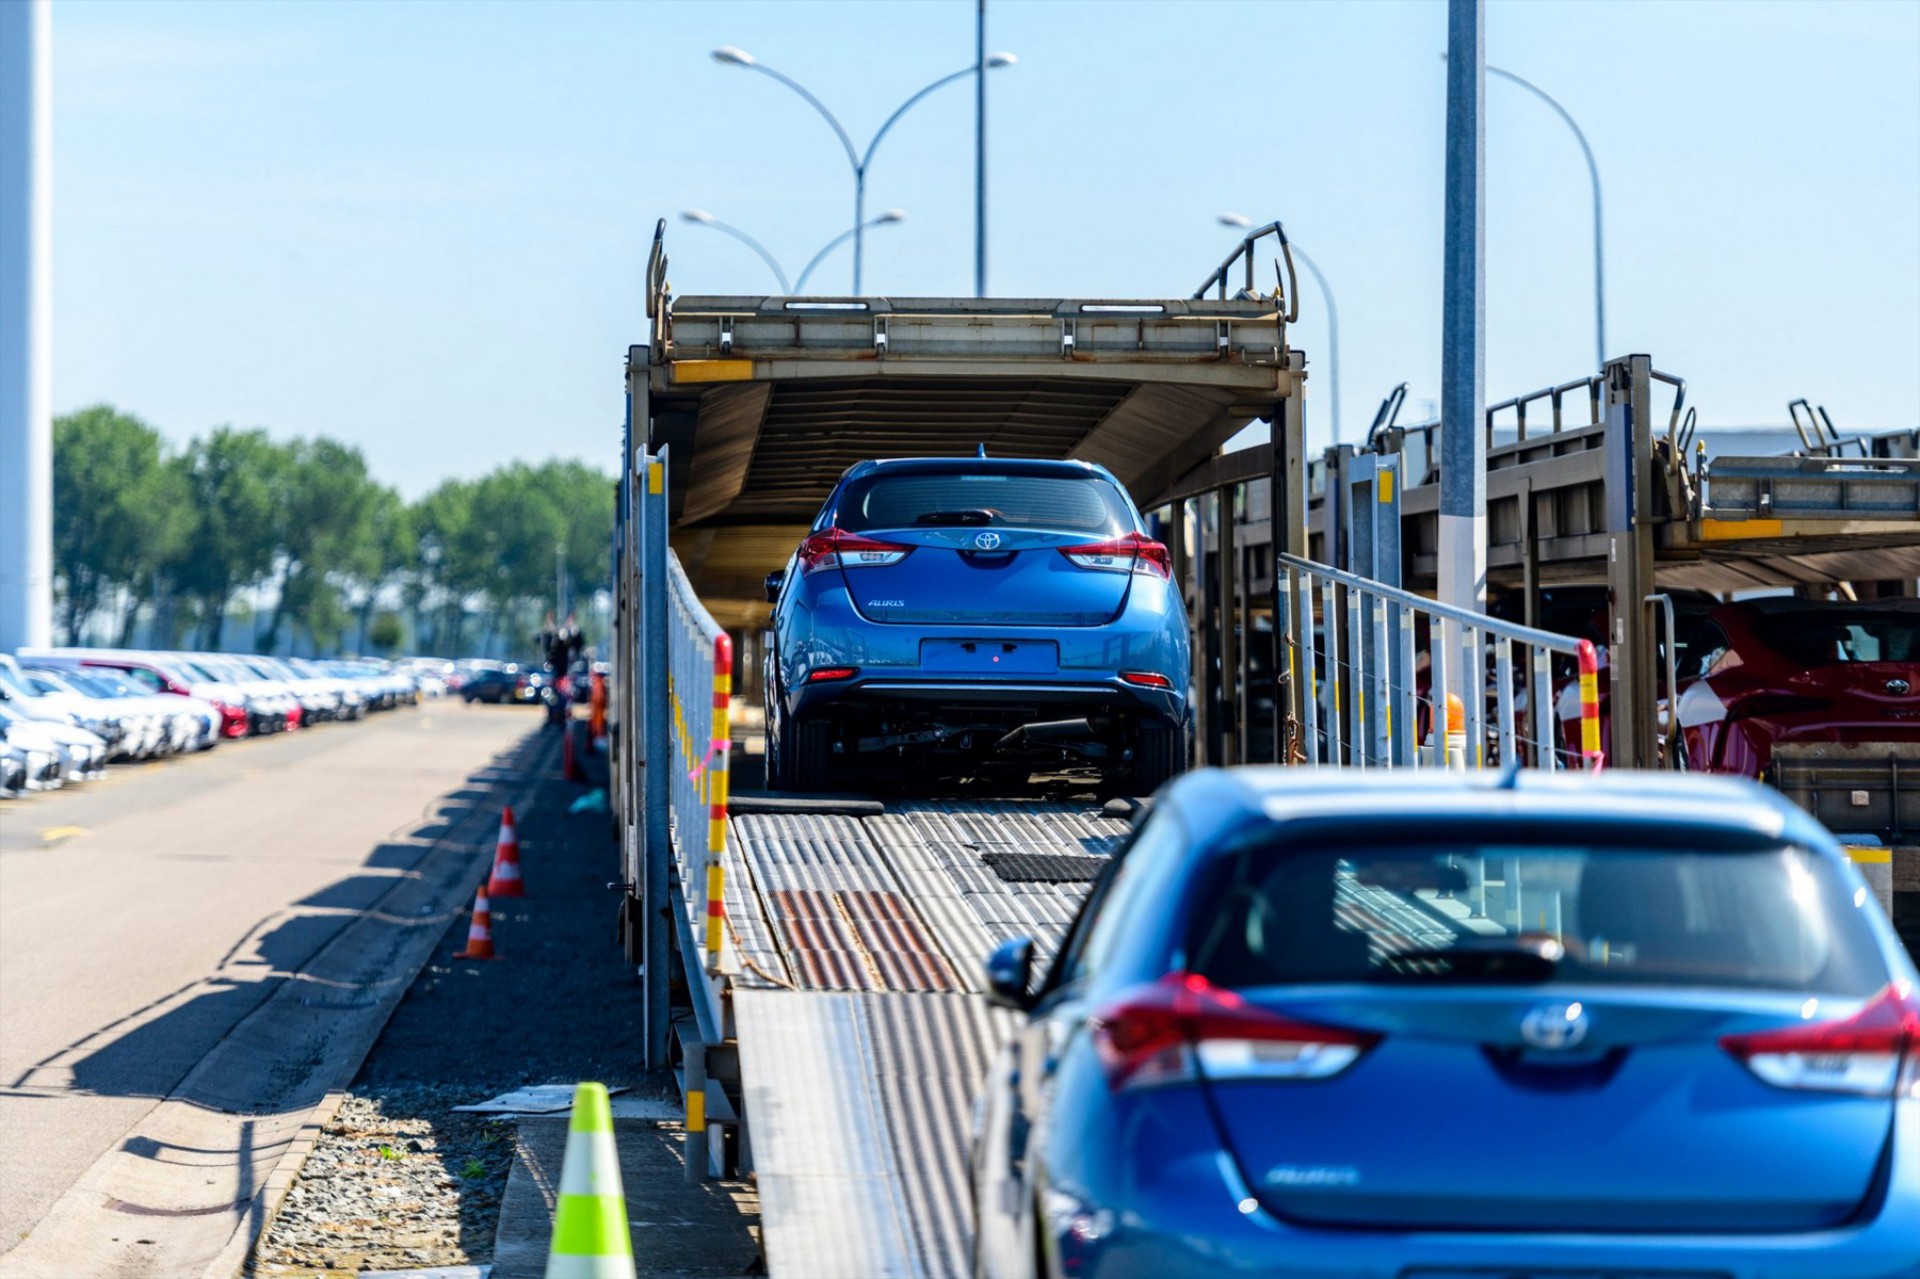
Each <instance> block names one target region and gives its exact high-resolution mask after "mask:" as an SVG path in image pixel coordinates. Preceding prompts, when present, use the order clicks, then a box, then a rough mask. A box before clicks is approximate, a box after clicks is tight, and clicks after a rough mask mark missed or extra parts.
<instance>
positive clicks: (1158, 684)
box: [1120, 671, 1173, 688]
mask: <svg viewBox="0 0 1920 1279" xmlns="http://www.w3.org/2000/svg"><path fill="white" fill-rule="evenodd" d="M1120 678H1121V679H1123V680H1125V681H1126V682H1127V683H1129V684H1137V685H1138V686H1140V687H1141V688H1172V687H1173V681H1172V680H1170V679H1168V678H1167V677H1166V676H1165V675H1162V674H1161V673H1160V672H1159V671H1121V672H1120Z"/></svg>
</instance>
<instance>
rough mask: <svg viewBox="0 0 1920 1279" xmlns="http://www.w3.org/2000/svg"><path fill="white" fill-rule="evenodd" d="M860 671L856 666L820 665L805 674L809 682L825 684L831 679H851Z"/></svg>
mask: <svg viewBox="0 0 1920 1279" xmlns="http://www.w3.org/2000/svg"><path fill="white" fill-rule="evenodd" d="M859 673H860V668H859V667H858V666H822V667H821V668H820V669H819V670H817V671H811V672H809V673H808V675H807V683H809V684H825V683H828V682H829V681H832V680H842V679H852V678H853V677H854V676H855V675H858V674H859Z"/></svg>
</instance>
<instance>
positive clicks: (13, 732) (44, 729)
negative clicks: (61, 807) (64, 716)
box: [0, 702, 107, 785]
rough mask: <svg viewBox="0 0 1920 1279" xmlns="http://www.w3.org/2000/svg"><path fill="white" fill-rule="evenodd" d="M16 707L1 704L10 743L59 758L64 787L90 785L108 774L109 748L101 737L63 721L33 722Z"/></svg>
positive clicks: (2, 722)
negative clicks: (86, 783) (104, 773)
mask: <svg viewBox="0 0 1920 1279" xmlns="http://www.w3.org/2000/svg"><path fill="white" fill-rule="evenodd" d="M14 707H15V704H14V703H11V702H0V727H4V728H5V729H6V731H7V740H8V741H9V742H10V743H12V744H14V745H16V746H24V747H27V748H28V749H29V750H42V751H52V752H54V753H55V754H57V755H58V756H59V757H60V764H61V766H60V782H61V783H62V784H64V783H66V782H73V781H90V780H92V779H93V778H96V777H98V776H100V774H101V773H103V772H105V771H106V767H107V744H106V742H104V741H103V740H101V739H100V738H99V737H98V736H97V735H95V734H93V733H89V732H88V731H87V730H86V729H84V728H78V727H75V726H74V725H72V724H68V723H66V722H65V721H62V720H51V719H34V718H31V717H29V716H27V715H24V714H22V713H21V712H20V711H18V710H16V709H15V708H14ZM29 784H30V785H31V783H29Z"/></svg>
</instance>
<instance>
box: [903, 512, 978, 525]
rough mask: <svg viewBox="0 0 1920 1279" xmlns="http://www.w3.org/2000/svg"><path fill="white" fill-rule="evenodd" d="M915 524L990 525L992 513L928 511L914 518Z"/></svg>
mask: <svg viewBox="0 0 1920 1279" xmlns="http://www.w3.org/2000/svg"><path fill="white" fill-rule="evenodd" d="M913 522H914V523H915V524H963V525H964V524H991V523H993V512H992V511H988V510H979V509H975V510H971V511H928V512H927V513H926V514H925V515H920V516H916V517H915V518H914V521H913Z"/></svg>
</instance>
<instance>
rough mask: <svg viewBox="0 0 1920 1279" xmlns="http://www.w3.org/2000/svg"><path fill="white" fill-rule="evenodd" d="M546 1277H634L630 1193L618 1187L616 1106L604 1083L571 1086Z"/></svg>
mask: <svg viewBox="0 0 1920 1279" xmlns="http://www.w3.org/2000/svg"><path fill="white" fill-rule="evenodd" d="M547 1279H634V1272H633V1237H632V1236H631V1235H630V1234H628V1233H627V1196H626V1193H625V1192H624V1191H623V1190H622V1189H621V1188H620V1152H619V1151H618V1149H617V1148H616V1147H615V1146H614V1144H613V1107H612V1104H611V1103H610V1102H609V1101H608V1100H607V1086H606V1085H605V1084H580V1085H578V1086H576V1087H575V1088H574V1090H573V1118H572V1120H571V1122H569V1123H568V1125H567V1157H566V1160H565V1162H563V1163H562V1164H561V1165H560V1197H559V1202H558V1203H557V1204H556V1205H555V1206H554V1212H553V1244H552V1246H551V1247H550V1248H549V1249H548V1251H547Z"/></svg>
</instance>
